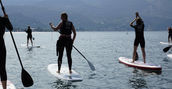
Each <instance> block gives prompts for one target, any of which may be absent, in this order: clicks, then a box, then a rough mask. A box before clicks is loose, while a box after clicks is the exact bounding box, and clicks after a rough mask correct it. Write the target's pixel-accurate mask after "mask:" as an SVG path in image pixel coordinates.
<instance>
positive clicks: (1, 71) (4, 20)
mask: <svg viewBox="0 0 172 89" xmlns="http://www.w3.org/2000/svg"><path fill="white" fill-rule="evenodd" d="M5 28H7V29H8V30H10V31H12V30H13V26H12V24H11V22H10V21H9V19H8V15H6V14H5V15H4V17H1V16H0V77H1V82H2V87H3V89H6V86H7V73H6V47H5V42H4V38H3V36H4V33H5Z"/></svg>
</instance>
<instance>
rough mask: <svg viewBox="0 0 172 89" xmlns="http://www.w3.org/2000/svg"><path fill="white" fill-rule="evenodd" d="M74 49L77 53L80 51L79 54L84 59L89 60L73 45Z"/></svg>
mask: <svg viewBox="0 0 172 89" xmlns="http://www.w3.org/2000/svg"><path fill="white" fill-rule="evenodd" d="M73 47H74V48H75V50H76V51H78V53H79V54H81V56H82V57H84V58H85V59H86V60H87V58H86V57H85V56H84V55H83V54H82V53H81V52H80V51H79V50H78V49H77V48H76V47H75V46H74V45H73ZM87 61H88V60H87Z"/></svg>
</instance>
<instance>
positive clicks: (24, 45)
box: [21, 44, 41, 48]
mask: <svg viewBox="0 0 172 89" xmlns="http://www.w3.org/2000/svg"><path fill="white" fill-rule="evenodd" d="M21 46H22V47H27V44H21ZM40 47H41V46H39V45H33V46H32V45H28V48H40Z"/></svg>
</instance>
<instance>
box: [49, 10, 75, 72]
mask: <svg viewBox="0 0 172 89" xmlns="http://www.w3.org/2000/svg"><path fill="white" fill-rule="evenodd" d="M61 20H62V21H61V22H60V23H59V25H58V26H57V27H54V25H53V24H52V23H50V26H51V28H52V29H53V30H54V31H59V32H60V36H59V39H58V41H57V44H56V48H57V50H56V51H57V56H58V54H59V56H58V71H57V73H60V68H61V64H62V57H63V51H64V48H66V53H67V58H68V66H69V73H70V74H71V73H72V71H71V69H72V57H71V52H72V46H73V43H74V40H75V37H76V30H75V27H74V25H73V23H72V22H71V21H69V20H68V15H67V14H66V13H62V14H61ZM72 32H73V38H71V34H72Z"/></svg>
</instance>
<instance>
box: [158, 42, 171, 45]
mask: <svg viewBox="0 0 172 89" xmlns="http://www.w3.org/2000/svg"><path fill="white" fill-rule="evenodd" d="M160 44H164V45H172V43H168V42H160Z"/></svg>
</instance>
